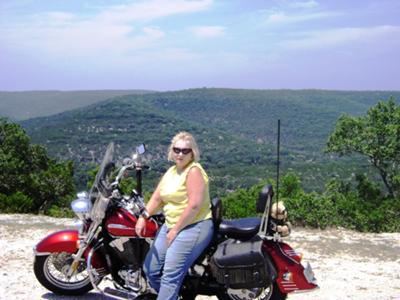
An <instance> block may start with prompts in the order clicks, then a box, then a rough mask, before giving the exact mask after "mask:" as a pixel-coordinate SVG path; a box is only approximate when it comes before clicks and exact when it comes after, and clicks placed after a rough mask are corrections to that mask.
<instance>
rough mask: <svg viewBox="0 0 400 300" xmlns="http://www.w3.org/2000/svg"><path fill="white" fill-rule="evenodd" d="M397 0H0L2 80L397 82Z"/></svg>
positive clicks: (148, 84)
mask: <svg viewBox="0 0 400 300" xmlns="http://www.w3.org/2000/svg"><path fill="white" fill-rule="evenodd" d="M399 16H400V1H398V0H376V1H371V0H356V1H345V0H329V1H328V0H326V1H322V0H321V1H318V0H299V1H296V0H294V1H289V0H276V1H272V0H271V1H268V0H264V1H258V0H243V1H239V0H230V1H225V0H221V1H219V0H187V1H185V0H148V1H141V0H138V1H129V0H119V1H117V0H91V1H84V0H69V1H59V0H18V1H15V0H1V1H0V90H3V91H4V90H9V91H11V90H49V89H52V90H55V89H58V90H83V89H152V90H179V89H186V88H196V87H228V88H251V89H277V88H289V89H305V88H315V89H334V90H400V79H399V70H400V59H399V56H400V17H399Z"/></svg>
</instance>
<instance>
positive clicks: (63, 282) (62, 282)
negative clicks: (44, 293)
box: [33, 252, 93, 296]
mask: <svg viewBox="0 0 400 300" xmlns="http://www.w3.org/2000/svg"><path fill="white" fill-rule="evenodd" d="M72 261H73V258H72V254H70V253H66V252H59V253H51V254H50V255H43V256H36V257H35V262H34V264H33V270H34V273H35V276H36V278H37V280H38V281H39V282H40V283H41V284H42V285H43V286H44V287H45V288H47V289H48V290H50V291H52V292H53V293H55V294H59V295H69V296H77V295H83V294H86V293H87V292H88V291H90V290H91V289H93V286H92V284H91V282H90V278H89V274H88V273H87V271H86V264H85V262H84V261H82V262H81V263H80V264H79V266H78V268H77V271H76V273H75V274H74V275H73V276H72V277H71V278H68V277H67V276H66V274H67V271H68V269H69V266H70V265H71V263H72Z"/></svg>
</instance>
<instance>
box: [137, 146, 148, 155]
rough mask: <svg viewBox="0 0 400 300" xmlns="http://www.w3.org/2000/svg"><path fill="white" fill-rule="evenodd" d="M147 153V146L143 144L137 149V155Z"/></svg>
mask: <svg viewBox="0 0 400 300" xmlns="http://www.w3.org/2000/svg"><path fill="white" fill-rule="evenodd" d="M145 152H146V146H145V144H141V145H139V146H137V147H136V153H138V154H143V153H145Z"/></svg>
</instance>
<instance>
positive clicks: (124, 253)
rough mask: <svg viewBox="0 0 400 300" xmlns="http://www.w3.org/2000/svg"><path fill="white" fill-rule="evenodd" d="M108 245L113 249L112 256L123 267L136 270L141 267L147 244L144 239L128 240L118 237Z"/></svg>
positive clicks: (147, 247) (147, 248)
mask: <svg viewBox="0 0 400 300" xmlns="http://www.w3.org/2000/svg"><path fill="white" fill-rule="evenodd" d="M109 245H110V246H111V249H113V254H114V256H116V257H117V258H118V260H119V261H120V262H121V263H122V265H124V266H129V268H130V269H132V270H136V269H138V268H139V267H140V266H142V264H143V261H144V258H145V257H146V253H147V251H148V250H149V244H148V243H147V242H146V240H144V239H130V238H128V237H119V238H116V239H114V240H112V241H111V242H110V243H109Z"/></svg>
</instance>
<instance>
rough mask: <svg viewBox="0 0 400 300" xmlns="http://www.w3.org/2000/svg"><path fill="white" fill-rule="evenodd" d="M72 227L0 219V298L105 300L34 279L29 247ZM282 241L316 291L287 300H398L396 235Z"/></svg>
mask: <svg viewBox="0 0 400 300" xmlns="http://www.w3.org/2000/svg"><path fill="white" fill-rule="evenodd" d="M72 225H73V222H72V221H71V220H70V219H54V218H49V217H43V216H33V215H0V299H67V300H72V299H82V300H88V299H104V298H102V297H101V295H99V294H96V293H94V292H92V293H89V294H88V295H86V296H84V297H79V298H77V297H60V296H56V295H54V294H52V293H51V292H49V291H47V290H46V289H45V288H43V287H41V286H40V284H39V283H38V282H37V281H36V279H35V277H34V274H33V271H32V262H33V253H32V248H33V246H34V245H35V244H36V243H37V242H38V241H40V239H41V238H43V237H44V236H45V235H47V234H48V233H50V232H53V231H56V230H59V229H63V228H66V227H67V228H68V227H69V228H70V227H71V226H72ZM285 241H286V242H288V243H289V244H290V245H291V246H292V247H293V248H295V249H296V250H297V251H298V252H302V253H303V254H304V258H303V260H304V261H309V262H310V263H311V265H312V267H313V269H314V272H315V275H316V277H317V279H318V283H319V286H320V288H319V289H318V290H316V291H314V292H312V293H302V294H293V295H290V296H289V297H288V299H289V300H303V299H304V300H308V299H310V300H311V299H312V300H316V299H324V300H325V299H332V300H333V299H340V300H344V299H358V300H364V299H400V233H382V234H371V233H368V234H365V233H358V232H353V231H348V230H343V229H329V230H324V231H320V230H306V229H303V228H295V229H294V230H293V232H292V234H291V236H290V237H289V238H287V239H285ZM107 299H108V298H107ZM197 299H198V300H200V299H216V298H215V297H200V296H199V297H198V298H197Z"/></svg>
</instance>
